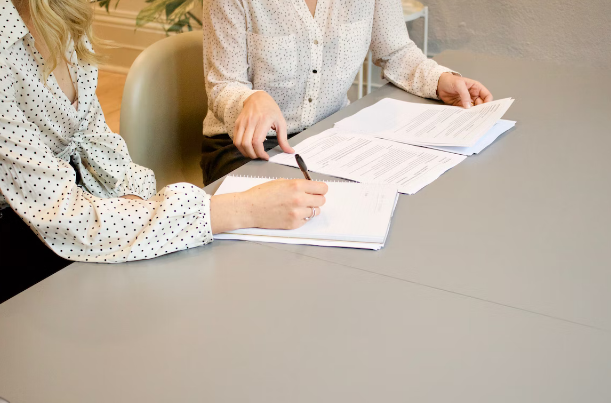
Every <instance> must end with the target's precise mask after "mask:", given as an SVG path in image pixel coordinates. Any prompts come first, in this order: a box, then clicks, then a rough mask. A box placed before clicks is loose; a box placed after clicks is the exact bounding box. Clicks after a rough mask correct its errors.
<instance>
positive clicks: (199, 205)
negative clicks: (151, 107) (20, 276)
mask: <svg viewBox="0 0 611 403" xmlns="http://www.w3.org/2000/svg"><path fill="white" fill-rule="evenodd" d="M88 45H89V44H88ZM66 57H67V60H69V61H70V62H71V63H70V65H69V70H70V74H71V76H72V81H73V84H74V87H75V88H76V89H77V94H78V102H77V104H76V105H77V107H76V108H75V107H74V106H73V105H72V103H71V102H70V100H69V99H68V98H67V97H66V96H65V94H64V93H63V92H62V90H61V89H60V87H59V85H58V83H57V81H56V80H55V78H54V76H53V74H51V76H50V77H49V79H48V80H47V82H46V83H43V66H44V60H43V59H42V57H41V56H40V54H39V53H38V51H37V50H36V48H35V46H34V38H33V37H32V35H31V34H30V33H29V31H28V29H27V27H26V26H25V24H24V23H23V21H22V19H21V17H20V16H19V14H18V12H17V10H16V9H15V7H14V6H13V4H12V3H11V1H10V0H0V209H2V208H8V207H9V206H10V208H12V209H13V210H14V211H15V212H16V213H17V214H18V215H19V216H20V217H21V218H22V219H23V220H24V221H25V222H26V223H27V224H28V225H29V226H30V228H31V229H32V230H33V231H34V232H35V233H36V234H37V235H38V237H39V238H40V239H41V240H42V241H44V242H45V243H46V245H47V246H48V247H50V248H51V249H52V250H53V251H54V252H55V253H57V254H58V255H60V256H62V257H64V258H66V259H69V260H76V261H89V262H123V261H128V260H137V259H147V258H152V257H155V256H159V255H163V254H166V253H170V252H174V251H177V250H181V249H186V248H191V247H195V246H199V245H202V244H205V243H208V242H210V241H212V234H211V228H210V196H208V195H207V194H206V193H205V192H204V191H203V190H202V189H200V188H198V187H196V186H193V185H190V184H186V183H181V184H175V185H171V186H167V187H165V188H163V189H162V190H161V191H160V192H159V193H156V189H155V176H154V174H153V172H152V171H151V170H149V169H146V168H143V167H141V166H138V165H136V164H134V163H133V162H132V160H131V158H130V156H129V153H128V151H127V147H126V145H125V142H124V141H123V139H122V138H121V137H120V136H119V135H118V134H115V133H112V132H111V131H110V130H109V128H108V126H107V125H106V121H105V120H104V115H103V113H102V110H101V108H100V104H99V102H98V99H97V97H96V95H95V91H96V87H97V73H98V71H97V68H96V67H95V66H91V65H89V64H87V63H85V62H82V61H81V60H78V59H77V57H76V53H75V52H74V46H73V44H72V46H71V48H70V49H69V51H68V54H67V55H66ZM128 194H132V195H137V196H140V197H142V198H143V199H144V200H127V199H122V198H119V196H123V195H128Z"/></svg>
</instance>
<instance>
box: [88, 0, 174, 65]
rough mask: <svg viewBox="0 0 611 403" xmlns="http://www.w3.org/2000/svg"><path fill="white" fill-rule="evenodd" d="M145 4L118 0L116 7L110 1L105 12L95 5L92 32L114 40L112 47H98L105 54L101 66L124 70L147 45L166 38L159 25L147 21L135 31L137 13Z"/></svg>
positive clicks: (133, 0) (141, 0)
mask: <svg viewBox="0 0 611 403" xmlns="http://www.w3.org/2000/svg"><path fill="white" fill-rule="evenodd" d="M145 5H146V3H145V2H144V0H121V1H120V2H119V6H118V7H117V8H115V7H114V2H113V4H112V5H111V7H110V9H109V12H108V13H107V12H106V10H105V9H102V8H96V10H95V11H96V14H95V20H94V31H95V33H96V35H98V36H99V37H100V38H103V39H106V40H110V41H112V43H113V47H112V48H108V49H99V50H98V51H99V52H100V53H104V54H106V55H107V56H108V60H107V62H106V64H105V65H102V66H100V69H102V70H110V71H115V72H120V73H127V72H128V71H129V67H130V66H131V65H132V63H133V62H134V60H135V59H136V57H138V55H139V54H140V53H141V52H142V51H143V50H144V49H146V47H147V46H149V45H151V44H153V43H155V42H156V41H158V40H161V39H163V38H165V37H166V34H165V31H164V29H163V26H162V25H161V24H147V25H146V26H144V27H141V28H138V29H137V30H136V16H137V15H138V12H139V11H140V10H141V9H142V8H143V7H144V6H145Z"/></svg>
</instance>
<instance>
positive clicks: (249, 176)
mask: <svg viewBox="0 0 611 403" xmlns="http://www.w3.org/2000/svg"><path fill="white" fill-rule="evenodd" d="M230 176H232V177H234V178H250V179H269V180H271V181H273V180H275V179H300V178H277V177H276V178H272V177H269V176H254V175H227V177H230ZM320 182H325V183H359V182H357V181H351V180H349V179H345V180H323V181H320Z"/></svg>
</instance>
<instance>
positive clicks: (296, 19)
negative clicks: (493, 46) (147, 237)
mask: <svg viewBox="0 0 611 403" xmlns="http://www.w3.org/2000/svg"><path fill="white" fill-rule="evenodd" d="M203 26H204V70H205V73H206V91H207V93H208V100H209V101H208V105H209V106H208V108H209V111H208V115H207V116H206V119H205V120H204V135H208V136H211V135H215V134H221V133H228V134H229V135H230V136H232V137H233V131H234V126H235V121H236V119H237V117H238V115H239V114H240V112H241V111H242V106H243V103H244V100H245V99H246V98H248V97H249V96H250V95H252V93H253V92H255V91H257V90H263V91H266V92H267V93H269V94H270V95H271V96H272V97H273V98H274V100H275V101H276V103H277V104H278V106H279V107H280V109H281V111H282V113H283V115H284V118H285V119H286V122H287V127H288V133H289V134H290V133H297V132H300V131H302V130H304V129H306V128H308V127H309V126H311V125H313V124H314V123H316V122H318V121H320V120H322V119H324V118H326V117H327V116H329V115H331V114H333V113H335V112H337V111H338V110H339V109H341V108H342V107H344V106H346V105H348V103H349V102H348V98H347V96H346V94H347V92H348V89H349V88H350V86H351V85H352V83H353V81H354V78H355V77H356V74H357V73H358V71H359V69H360V66H361V65H362V63H363V61H364V59H365V57H366V56H367V52H368V50H370V49H371V51H372V52H373V61H374V63H375V64H376V65H377V66H380V67H382V72H383V77H384V78H386V79H387V80H389V81H390V82H392V83H394V84H395V85H397V86H398V87H400V88H402V89H404V90H406V91H408V92H411V93H413V94H416V95H419V96H422V97H428V98H436V97H437V95H436V93H437V82H438V81H439V76H440V75H441V73H444V72H451V70H449V69H447V68H445V67H441V66H439V65H438V64H437V63H436V62H435V61H433V60H429V59H427V58H426V57H425V56H424V54H423V53H422V52H421V51H420V49H418V47H416V45H415V44H414V42H413V41H411V40H410V39H409V36H408V34H407V29H406V27H405V22H404V21H403V10H402V7H401V0H318V3H317V5H316V12H315V16H312V14H311V13H310V11H309V9H308V7H307V5H306V3H305V1H304V0H287V1H278V0H210V1H205V2H204V13H203ZM269 135H275V132H273V131H270V133H269Z"/></svg>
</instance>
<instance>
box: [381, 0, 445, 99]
mask: <svg viewBox="0 0 611 403" xmlns="http://www.w3.org/2000/svg"><path fill="white" fill-rule="evenodd" d="M371 51H372V53H373V61H374V63H375V64H376V65H377V66H380V67H382V70H383V74H384V78H386V79H387V80H388V81H390V82H392V83H393V84H395V85H396V86H398V87H399V88H402V89H404V90H405V91H408V92H411V93H412V94H415V95H418V96H421V97H425V98H433V99H438V98H437V85H438V82H439V76H440V75H441V74H442V73H446V72H453V71H452V70H450V69H448V68H446V67H443V66H440V65H438V64H437V62H435V61H434V60H430V59H428V58H427V57H426V56H425V55H424V53H422V51H421V50H420V49H418V47H417V46H416V44H415V43H414V42H413V41H412V40H411V39H409V35H408V33H407V30H406V29H405V22H404V21H403V10H402V8H401V2H400V1H399V0H376V5H375V12H374V17H373V28H372V34H371Z"/></svg>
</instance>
